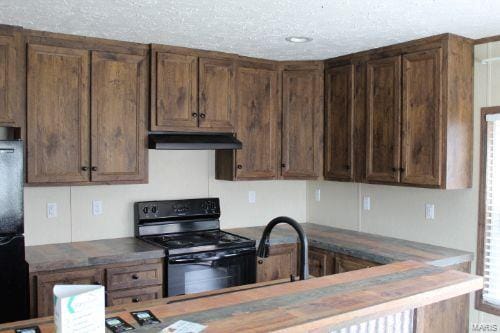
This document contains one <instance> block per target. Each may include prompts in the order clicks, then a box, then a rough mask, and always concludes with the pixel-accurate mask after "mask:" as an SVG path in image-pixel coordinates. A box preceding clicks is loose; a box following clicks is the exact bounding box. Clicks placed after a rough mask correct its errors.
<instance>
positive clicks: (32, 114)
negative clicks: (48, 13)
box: [26, 31, 149, 185]
mask: <svg viewBox="0 0 500 333" xmlns="http://www.w3.org/2000/svg"><path fill="white" fill-rule="evenodd" d="M26 42H27V50H28V56H27V149H26V150H27V170H28V172H27V183H29V184H33V185H66V184H72V185H87V184H112V183H144V182H147V149H146V148H147V137H146V129H147V124H146V119H147V107H148V96H149V85H148V82H147V79H148V73H149V58H148V51H147V47H146V46H140V45H138V44H132V43H124V42H114V41H103V40H98V39H88V38H83V37H76V36H68V35H60V34H51V33H43V32H36V31H31V32H29V33H28V36H27V41H26Z"/></svg>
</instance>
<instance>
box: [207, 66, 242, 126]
mask: <svg viewBox="0 0 500 333" xmlns="http://www.w3.org/2000/svg"><path fill="white" fill-rule="evenodd" d="M199 67H200V68H199V101H198V105H199V114H198V117H199V127H200V128H201V129H210V130H213V131H217V132H226V133H230V132H234V127H233V124H232V119H233V109H234V105H233V104H234V102H235V100H234V60H232V59H216V58H200V59H199Z"/></svg>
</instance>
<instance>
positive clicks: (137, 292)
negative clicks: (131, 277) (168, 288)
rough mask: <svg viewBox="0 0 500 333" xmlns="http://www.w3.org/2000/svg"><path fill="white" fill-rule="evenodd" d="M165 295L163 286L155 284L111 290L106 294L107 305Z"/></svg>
mask: <svg viewBox="0 0 500 333" xmlns="http://www.w3.org/2000/svg"><path fill="white" fill-rule="evenodd" d="M162 296H163V288H162V287H161V285H160V286H153V287H147V288H136V289H127V290H118V291H110V292H108V293H107V294H106V304H107V306H113V305H122V304H129V303H138V302H143V301H149V300H153V299H158V298H161V297H162Z"/></svg>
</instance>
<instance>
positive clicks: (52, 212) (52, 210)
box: [47, 202, 57, 219]
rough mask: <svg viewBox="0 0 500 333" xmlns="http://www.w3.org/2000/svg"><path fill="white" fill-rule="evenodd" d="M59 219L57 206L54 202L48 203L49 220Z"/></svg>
mask: <svg viewBox="0 0 500 333" xmlns="http://www.w3.org/2000/svg"><path fill="white" fill-rule="evenodd" d="M56 217H57V204H56V203H54V202H49V203H47V218H49V219H53V218H56Z"/></svg>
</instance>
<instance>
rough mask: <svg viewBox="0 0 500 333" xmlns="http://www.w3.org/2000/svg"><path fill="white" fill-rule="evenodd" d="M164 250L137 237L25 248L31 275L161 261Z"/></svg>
mask: <svg viewBox="0 0 500 333" xmlns="http://www.w3.org/2000/svg"><path fill="white" fill-rule="evenodd" d="M164 256H165V250H163V249H161V248H159V247H157V246H153V245H150V244H148V243H146V242H143V241H141V240H139V239H137V238H134V237H127V238H115V239H101V240H94V241H87V242H74V243H60V244H48V245H36V246H27V247H26V261H27V262H28V265H29V271H30V273H33V272H38V271H48V270H56V269H67V268H76V267H86V266H95V265H105V264H112V263H117V262H127V261H136V260H146V259H158V258H163V257H164Z"/></svg>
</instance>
